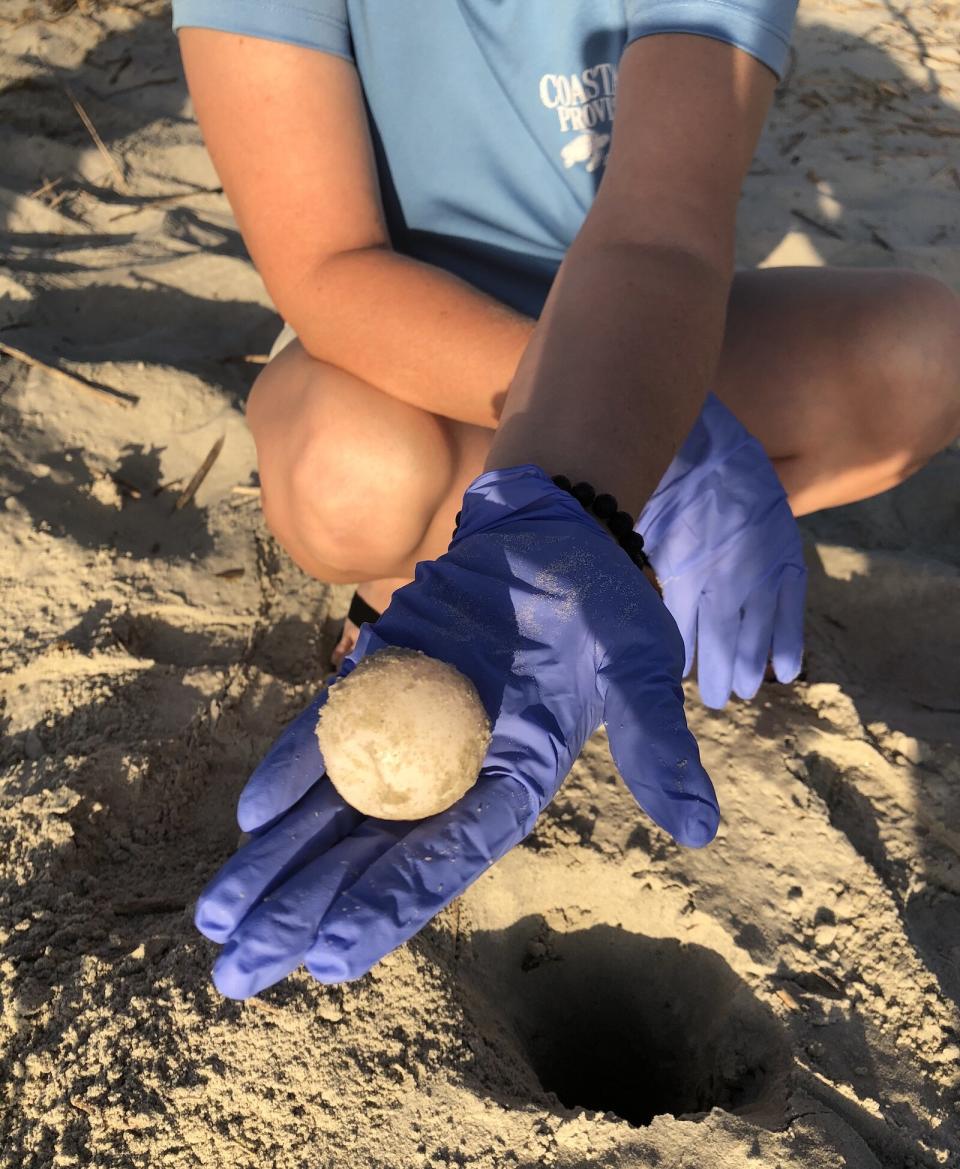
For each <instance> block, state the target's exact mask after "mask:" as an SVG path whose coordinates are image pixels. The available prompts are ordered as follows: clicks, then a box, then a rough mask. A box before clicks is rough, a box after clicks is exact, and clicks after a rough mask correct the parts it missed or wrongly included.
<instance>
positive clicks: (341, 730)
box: [317, 646, 490, 820]
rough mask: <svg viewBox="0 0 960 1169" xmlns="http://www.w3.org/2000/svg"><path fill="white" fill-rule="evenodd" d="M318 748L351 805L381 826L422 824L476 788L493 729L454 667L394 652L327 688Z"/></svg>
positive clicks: (365, 662) (374, 657)
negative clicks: (382, 822)
mask: <svg viewBox="0 0 960 1169" xmlns="http://www.w3.org/2000/svg"><path fill="white" fill-rule="evenodd" d="M317 740H318V741H319V744H320V750H321V752H322V753H323V760H324V764H325V765H326V769H327V775H328V776H329V778H330V781H331V782H332V783H333V786H334V787H335V788H336V789H337V791H338V793H339V794H340V795H341V796H342V797H343V799H344V800H345V801H346V802H347V803H348V804H350V805H352V806H353V807H354V808H356V809H357V811H359V812H363V813H364V814H365V815H367V816H375V817H377V818H379V819H383V820H419V819H422V818H423V817H424V816H433V815H436V813H437V812H442V811H443V810H444V809H445V808H449V807H450V805H451V804H453V803H456V801H457V800H458V799H459V798H460V797H461V796H462V795H463V794H464V792H466V791H467V790H469V788H471V787H472V786H473V784H474V783H476V780H477V776H478V774H479V771H480V767H481V765H482V763H483V760H484V757H485V756H486V753H487V749H488V747H489V745H490V720H489V719H488V718H487V712H486V711H485V710H484V707H483V703H482V702H481V701H480V696H479V694H478V693H477V689H476V687H475V686H474V684H473V683H472V682H471V681H470V679H469V678H467V677H465V676H464V675H463V674H461V673H460V671H459V670H458V669H457V668H456V667H455V666H451V665H449V664H448V663H447V662H441V661H437V659H436V658H431V657H428V656H427V654H425V653H423V652H422V651H421V650H413V649H403V648H401V647H398V646H389V647H387V648H386V649H381V650H378V651H377V652H376V653H372V654H368V655H367V656H366V657H364V658H363V659H361V661H360V662H359V663H358V664H357V666H356V667H355V668H354V669H353V670H352V671H351V672H350V673H349V674H347V675H346V677H344V678H340V679H338V680H337V681H336V682H334V683H333V684H332V685H331V687H330V693H329V695H328V696H327V701H326V702H325V703H324V705H323V707H322V709H321V711H320V717H319V719H318V720H317Z"/></svg>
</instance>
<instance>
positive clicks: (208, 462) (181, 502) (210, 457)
mask: <svg viewBox="0 0 960 1169" xmlns="http://www.w3.org/2000/svg"><path fill="white" fill-rule="evenodd" d="M225 438H226V435H225V434H221V435H220V437H219V438H218V439H217V441H216V442H215V443H214V444H213V446H212V447H211V448H210V450H209V451H208V452H207V457H206V458H205V459H204V460H203V462H202V463H201V464H200V466H199V467H197V469H196V471H195V472H194V475H193V478H192V479H191V480H190V482H189V483H188V484H187V485H186V487H184V489H183V491H181V492H180V495H179V496H178V497H177V502H176V503H175V504H174V508H175V510H176V511H179V510H180V509H181V508H182V507H186V506H187V504H188V503H189V502H190V500H191V499H193V497H194V496H195V495H196V494H197V490H198V488H199V487H200V484H201V483H202V482H203V481H204V479H206V477H207V475H209V474H210V468H211V467H212V466H213V464H214V463H215V462H216V461H217V456H218V455H219V454H220V452H221V451H222V450H223V443H224V439H225Z"/></svg>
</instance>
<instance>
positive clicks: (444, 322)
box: [179, 28, 533, 427]
mask: <svg viewBox="0 0 960 1169" xmlns="http://www.w3.org/2000/svg"><path fill="white" fill-rule="evenodd" d="M179 37H180V47H181V53H182V56H183V62H184V69H185V71H186V75H187V80H188V83H189V86H190V95H191V97H192V99H193V103H194V107H195V109H196V113H197V118H198V120H199V122H200V127H201V129H202V131H203V135H204V139H205V141H206V145H207V149H208V150H209V151H210V155H211V157H212V159H213V162H214V165H215V167H216V168H217V173H218V174H219V176H220V179H221V181H222V183H223V186H224V190H225V191H226V193H227V197H228V199H229V200H230V205H231V207H232V208H233V212H234V214H235V216H236V218H237V223H238V225H239V227H240V231H241V233H242V235H243V238H244V241H245V243H246V245H247V248H248V249H249V251H250V255H251V256H252V257H253V262H254V263H255V264H256V266H257V270H258V271H259V273H260V275H261V277H262V278H263V281H264V283H265V284H266V286H267V290H268V292H269V293H270V295H271V297H272V298H273V302H274V304H275V305H276V306H277V308H278V310H279V311H280V313H281V314H282V316H283V317H284V319H285V320H287V321H289V322H290V324H291V325H292V326H293V327H294V329H295V330H296V331H297V334H298V335H299V337H300V341H301V343H302V344H303V345H304V347H305V348H306V350H307V352H308V353H310V354H311V355H312V356H313V357H316V358H317V359H318V360H322V361H328V362H330V363H332V364H333V365H337V366H339V367H340V368H341V369H345V370H347V371H348V372H349V373H352V374H354V375H355V376H357V377H359V378H362V379H363V380H364V381H367V382H369V383H370V384H371V385H374V386H376V387H377V388H378V389H381V390H383V391H385V392H386V393H388V394H391V395H392V396H393V397H395V398H399V399H400V400H401V401H404V402H409V403H411V404H412V405H415V406H420V407H422V408H424V409H426V410H430V411H431V412H434V413H437V414H444V415H446V416H448V417H451V418H457V419H459V420H461V421H464V422H472V423H475V424H477V425H480V426H489V427H493V426H495V425H496V422H497V418H498V417H499V413H500V409H501V408H502V405H503V400H504V397H505V393H506V389H507V386H508V385H509V384H510V381H511V379H512V377H513V375H514V373H515V372H516V368H517V363H518V362H519V360H520V356H521V354H522V353H523V351H524V348H525V347H526V344H527V340H528V339H529V336H530V333H531V331H532V328H533V321H532V320H530V318H528V317H525V316H523V315H521V314H520V313H516V312H514V311H513V310H512V309H511V308H509V307H508V306H506V305H504V304H501V303H500V302H499V301H497V300H495V299H494V298H493V297H489V296H486V295H485V294H484V293H482V292H479V291H478V290H477V289H475V288H473V287H472V286H471V285H469V284H467V282H466V281H464V280H461V279H459V278H458V277H457V276H454V275H453V274H452V273H449V272H446V271H444V270H443V269H441V268H436V267H433V266H432V265H430V264H424V263H421V262H420V261H418V260H414V259H410V258H409V257H406V256H401V255H399V254H397V253H396V252H394V251H392V250H391V248H390V242H389V238H388V234H387V229H386V225H385V222H384V217H383V208H382V205H381V200H380V192H379V188H378V184H377V175H376V166H375V163H374V157H373V148H372V146H371V143H370V136H369V130H368V128H367V121H366V113H365V110H364V107H363V97H362V92H361V88H360V82H359V78H358V77H357V72H356V69H355V68H354V66H353V65H351V64H350V63H349V62H348V61H344V60H342V59H341V58H339V57H335V56H332V55H330V54H326V53H319V52H316V51H315V50H313V49H306V48H299V47H297V46H295V45H286V44H279V43H276V42H273V41H266V40H256V39H252V38H249V37H243V36H238V35H236V34H233V33H225V32H219V31H215V30H212V29H204V28H186V29H183V30H181V32H180V34H179ZM331 159H336V164H335V165H332V164H331Z"/></svg>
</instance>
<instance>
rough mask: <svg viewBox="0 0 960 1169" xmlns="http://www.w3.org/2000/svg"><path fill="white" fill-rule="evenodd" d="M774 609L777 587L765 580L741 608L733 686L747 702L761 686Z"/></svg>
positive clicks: (768, 652)
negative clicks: (741, 614) (741, 617)
mask: <svg viewBox="0 0 960 1169" xmlns="http://www.w3.org/2000/svg"><path fill="white" fill-rule="evenodd" d="M776 609H777V588H776V585H775V584H773V583H770V582H764V583H762V584H761V585H759V586H758V587H757V588H755V589H754V590H753V592H752V593H751V594H750V596H749V597H748V598H747V601H746V603H745V605H744V607H743V621H742V622H741V623H740V636H739V637H738V638H737V657H736V665H735V666H734V670H733V689H734V691H735V692H736V694H737V695H738V697H740V698H744V699H746V700H747V701H749V700H750V699H751V698H753V697H754V695H755V694H756V693H757V691H758V690H759V689H760V683H761V682H762V681H763V675H764V673H765V672H766V669H767V660H768V659H769V657H770V649H771V646H772V644H773V622H774V616H775V614H776Z"/></svg>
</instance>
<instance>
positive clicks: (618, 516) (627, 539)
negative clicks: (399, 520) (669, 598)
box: [453, 475, 663, 598]
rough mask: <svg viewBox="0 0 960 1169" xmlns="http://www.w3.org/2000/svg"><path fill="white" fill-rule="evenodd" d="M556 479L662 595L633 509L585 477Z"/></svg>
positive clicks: (560, 486)
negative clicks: (602, 525)
mask: <svg viewBox="0 0 960 1169" xmlns="http://www.w3.org/2000/svg"><path fill="white" fill-rule="evenodd" d="M552 479H553V482H554V483H555V484H556V485H557V486H558V487H559V488H561V489H562V490H563V491H568V492H569V493H570V494H571V495H572V496H573V498H574V499H575V500H577V502H578V503H579V504H581V505H582V507H583V508H584V510H585V511H588V512H590V511H592V512H593V514H594V515H595V516H596V517H597V519H599V520H602V521H603V522H604V523H605V524H606V525H607V527H608V528H609V529H610V531H611V533H612V534H613V537H614V539H615V540H616V541H617V543H618V544H619V545H620V547H621V548H622V549H623V550H624V552H626V554H627V555H628V556H629V557H630V559H631V560H632V561H633V563H634V564H635V565H636V566H637V568H639V569H640V571H641V572H642V573H643V575H644V576H645V577H646V578H647V580H649V581H650V583H651V584H652V585H653V587H654V588H655V589H656V590H657V593H658V594H659V596H660V597H661V598H662V597H663V590H662V589H661V588H660V582H659V581H658V580H657V575H656V573H655V572H654V570H653V565H652V564H651V563H650V559H649V557H648V556H647V554H646V552H644V550H643V536H641V535H640V533H639V532H635V531H634V530H633V517H632V516H631V515H630V513H629V512H626V511H621V510H620V508H619V505H618V504H617V501H616V499H615V498H614V496H612V495H608V494H606V493H601V494H600V495H598V494H597V492H596V491H595V490H594V488H593V485H592V484H591V483H587V482H584V481H581V482H579V483H571V482H570V480H569V479H568V478H567V477H566V475H553V476H552ZM462 514H463V513H462V512H459V511H458V512H457V518H456V527H455V528H454V529H453V534H454V536H455V535H456V534H457V529H458V528H459V527H460V516H461V515H462Z"/></svg>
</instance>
